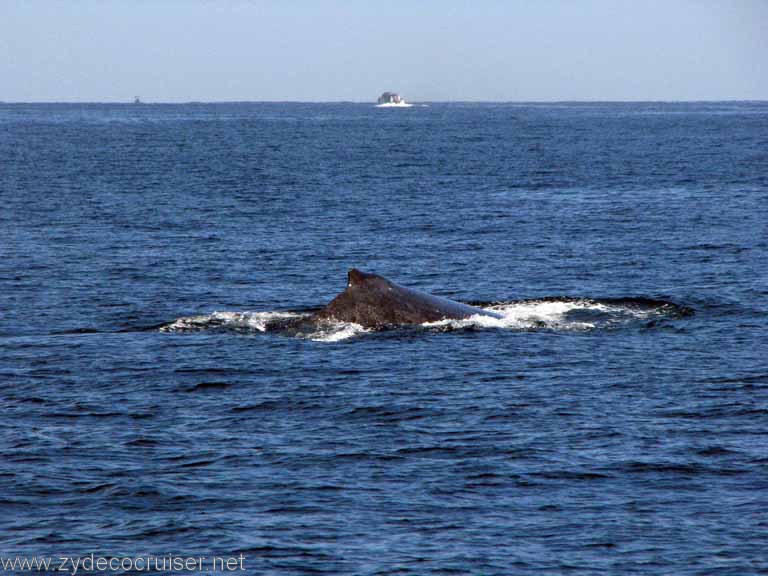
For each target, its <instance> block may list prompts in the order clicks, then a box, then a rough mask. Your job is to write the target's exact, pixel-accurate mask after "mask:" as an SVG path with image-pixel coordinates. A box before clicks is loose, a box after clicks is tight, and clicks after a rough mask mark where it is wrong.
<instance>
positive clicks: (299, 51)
mask: <svg viewBox="0 0 768 576" xmlns="http://www.w3.org/2000/svg"><path fill="white" fill-rule="evenodd" d="M384 90H395V91H398V92H400V93H402V94H404V95H405V96H406V97H407V98H409V99H410V100H493V101H521V100H526V101H527V100H543V101H547V100H716V99H749V100H768V0H663V1H656V0H632V1H630V0H624V1H622V0H583V1H578V0H526V1H522V0H520V1H515V0H487V1H483V0H474V1H459V0H427V1H420V0H411V1H406V0H379V1H371V0H346V1H342V0H327V1H321V0H317V1H310V0H250V1H248V0H231V1H227V0H218V1H213V0H209V1H202V0H63V1H56V0H0V101H7V102H15V101H26V102H33V101H129V100H132V99H133V97H134V96H137V95H138V96H141V98H142V99H143V100H145V101H147V102H186V101H191V100H197V101H218V100H304V101H331V100H353V101H371V100H375V98H376V97H377V96H378V95H379V94H380V93H381V92H382V91H384Z"/></svg>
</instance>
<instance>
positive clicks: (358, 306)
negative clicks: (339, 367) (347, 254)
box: [316, 268, 499, 328]
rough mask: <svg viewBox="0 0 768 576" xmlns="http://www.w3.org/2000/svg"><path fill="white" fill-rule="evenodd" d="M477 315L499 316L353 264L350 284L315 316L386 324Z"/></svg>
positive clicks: (371, 325)
mask: <svg viewBox="0 0 768 576" xmlns="http://www.w3.org/2000/svg"><path fill="white" fill-rule="evenodd" d="M474 315H481V316H492V317H496V318H498V317H499V315H498V314H494V313H492V312H488V311H487V310H481V309H480V308H474V307H472V306H468V305H466V304H462V303H461V302H455V301H453V300H450V299H448V298H442V297H440V296H434V295H432V294H427V293H426V292H421V291H420V290H414V289H412V288H406V287H404V286H400V285H399V284H396V283H395V282H392V281H391V280H388V279H386V278H384V277H383V276H379V275H378V274H371V273H367V272H363V271H361V270H357V269H356V268H353V269H352V270H350V271H349V273H348V274H347V287H346V288H345V289H344V291H343V292H342V293H341V294H339V295H338V296H336V298H334V299H333V300H332V301H331V302H330V303H329V304H328V305H327V306H326V307H325V308H323V309H322V310H320V311H319V312H318V313H317V315H316V318H317V319H320V320H336V321H340V322H354V323H355V324H360V325H361V326H364V327H366V328H384V327H387V326H397V325H401V324H423V323H424V322H437V321H439V320H444V319H462V318H468V317H470V316H474Z"/></svg>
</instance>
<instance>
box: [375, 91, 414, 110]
mask: <svg viewBox="0 0 768 576" xmlns="http://www.w3.org/2000/svg"><path fill="white" fill-rule="evenodd" d="M411 106H412V105H411V104H408V102H406V101H405V98H403V97H402V96H400V94H397V93H396V92H384V94H382V95H381V96H379V99H378V101H377V102H376V107H377V108H410V107H411Z"/></svg>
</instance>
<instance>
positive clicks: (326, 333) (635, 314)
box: [160, 298, 691, 342]
mask: <svg viewBox="0 0 768 576" xmlns="http://www.w3.org/2000/svg"><path fill="white" fill-rule="evenodd" d="M481 307H482V308H484V309H485V310H488V311H492V312H495V313H497V314H501V318H494V317H490V316H480V315H476V316H471V317H469V318H464V319H461V320H453V319H446V320H439V321H437V322H426V323H424V324H421V325H419V326H416V327H411V328H416V329H419V328H421V329H425V330H432V331H434V330H437V331H445V332H448V331H453V330H462V329H478V328H479V329H508V330H518V331H520V330H523V331H533V330H555V331H565V332H580V331H581V332H584V331H590V330H600V329H612V328H620V327H622V326H632V325H653V322H654V321H655V320H659V319H662V320H663V319H664V318H672V317H677V316H684V315H688V314H690V313H691V311H690V310H689V309H687V308H685V307H681V306H677V305H675V304H672V303H669V302H663V301H656V300H647V299H642V298H635V299H632V298H629V299H605V300H592V299H588V298H584V299H575V298H543V299H540V300H522V301H515V302H499V303H494V304H485V305H481ZM204 330H222V331H231V332H239V333H243V332H245V333H249V332H250V333H253V332H260V333H263V332H279V333H283V334H285V335H288V336H293V337H296V338H304V339H308V340H314V341H317V342H339V341H342V340H348V339H350V338H355V337H358V336H361V335H363V334H366V333H369V332H373V330H368V329H366V328H364V327H363V326H360V325H359V324H354V323H347V322H333V321H328V320H324V321H322V322H314V321H312V314H311V313H309V312H214V313H212V314H208V315H202V316H187V317H183V318H178V319H177V320H174V321H173V322H171V323H170V324H166V325H164V326H162V327H161V328H160V331H161V332H177V333H179V332H181V333H184V332H200V331H204Z"/></svg>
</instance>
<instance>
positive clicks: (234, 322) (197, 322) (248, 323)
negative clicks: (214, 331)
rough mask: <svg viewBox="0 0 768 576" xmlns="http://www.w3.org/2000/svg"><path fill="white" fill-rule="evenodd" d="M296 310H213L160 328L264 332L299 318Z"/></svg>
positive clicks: (183, 330) (188, 330)
mask: <svg viewBox="0 0 768 576" xmlns="http://www.w3.org/2000/svg"><path fill="white" fill-rule="evenodd" d="M302 316H305V315H304V314H298V313H296V312H213V313H212V314H205V315H201V316H185V317H183V318H178V319H177V320H174V321H173V322H171V323H170V324H166V325H165V326H162V327H161V328H160V331H161V332H193V331H199V330H206V329H208V328H216V327H220V326H221V327H225V328H231V329H235V330H237V329H241V330H257V331H259V332H266V331H267V329H268V327H269V325H270V324H275V323H277V322H279V321H281V320H291V319H294V318H301V317H302Z"/></svg>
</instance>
